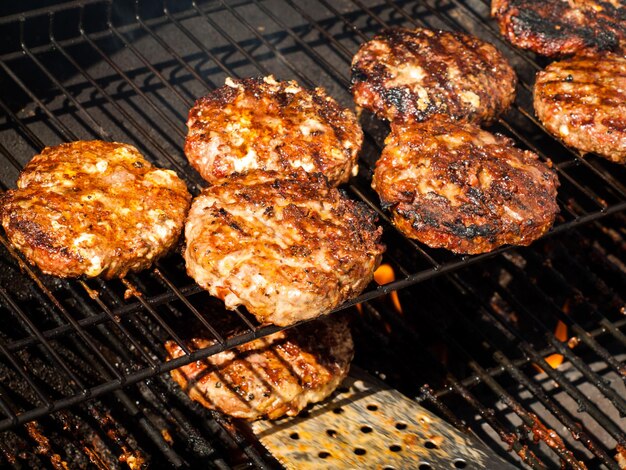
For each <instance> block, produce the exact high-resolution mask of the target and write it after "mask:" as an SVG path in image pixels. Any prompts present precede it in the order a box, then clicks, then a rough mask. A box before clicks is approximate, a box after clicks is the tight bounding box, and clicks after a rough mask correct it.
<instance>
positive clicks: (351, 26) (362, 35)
mask: <svg viewBox="0 0 626 470" xmlns="http://www.w3.org/2000/svg"><path fill="white" fill-rule="evenodd" d="M319 2H320V3H321V4H322V5H324V7H325V8H326V9H327V10H328V11H330V12H331V13H332V14H333V15H335V17H336V18H341V21H343V23H344V24H345V25H346V26H347V27H348V28H349V29H350V31H351V32H353V33H355V34H357V35H358V36H359V37H360V38H361V39H362V40H363V41H367V40H368V39H369V38H368V37H367V35H366V34H365V33H364V32H363V31H361V28H359V27H358V26H356V25H355V24H354V23H352V22H351V21H350V20H348V19H347V18H346V17H345V15H344V14H343V13H341V12H340V11H339V10H337V9H336V8H335V7H334V6H332V5H330V4H329V3H328V2H327V1H326V0H319ZM354 42H355V44H358V42H357V41H356V39H354Z"/></svg>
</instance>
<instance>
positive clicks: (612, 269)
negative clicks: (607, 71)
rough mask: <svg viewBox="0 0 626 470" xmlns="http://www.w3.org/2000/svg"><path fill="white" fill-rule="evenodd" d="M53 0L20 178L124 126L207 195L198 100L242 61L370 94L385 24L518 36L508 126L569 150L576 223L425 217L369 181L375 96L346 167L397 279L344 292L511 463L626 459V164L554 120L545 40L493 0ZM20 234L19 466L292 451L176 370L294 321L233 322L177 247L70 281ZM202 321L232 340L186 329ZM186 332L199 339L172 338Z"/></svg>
mask: <svg viewBox="0 0 626 470" xmlns="http://www.w3.org/2000/svg"><path fill="white" fill-rule="evenodd" d="M36 3H37V4H36V5H33V7H32V8H31V9H29V10H28V11H17V10H15V11H12V10H11V9H12V8H15V9H18V8H21V9H23V8H24V5H23V4H20V5H17V2H16V5H3V6H2V9H3V10H4V11H3V17H2V18H0V37H1V38H2V41H0V83H1V87H0V108H1V109H2V115H1V117H0V153H1V156H0V186H1V189H2V190H6V189H7V188H10V187H13V186H14V184H15V180H16V178H17V176H18V174H19V171H20V169H21V168H22V167H23V166H24V165H25V164H26V163H27V162H28V160H29V159H30V158H31V157H32V155H34V154H35V153H38V152H39V151H40V150H42V149H43V147H45V146H47V145H55V144H58V143H60V142H63V141H71V140H76V139H105V140H117V141H122V142H128V143H131V144H133V145H135V146H136V147H137V148H139V149H140V151H141V152H142V153H143V154H144V155H146V156H147V158H149V159H150V160H151V161H153V162H154V163H155V164H157V165H159V166H163V167H167V168H171V169H173V170H175V171H177V172H178V174H179V175H181V176H182V177H184V178H185V179H186V181H187V183H188V185H189V188H190V190H191V191H192V193H194V194H197V193H198V192H199V190H200V188H201V186H202V182H201V180H200V179H199V177H198V175H197V174H196V173H195V172H194V171H192V170H191V168H190V167H189V165H188V164H187V162H186V159H185V157H184V155H183V153H182V144H183V142H184V137H185V134H186V129H185V120H186V115H187V111H188V109H189V107H190V106H191V105H192V104H193V102H194V100H195V99H196V98H197V97H199V96H202V95H204V94H206V93H207V92H208V91H209V90H211V89H213V88H215V87H218V86H221V85H222V84H223V82H224V79H225V78H226V77H228V76H233V77H246V76H252V75H254V76H256V75H267V74H270V73H273V74H274V75H275V76H276V77H277V78H280V79H296V80H298V81H299V82H300V83H301V84H303V85H305V86H307V87H314V86H323V87H325V88H326V89H327V90H328V92H329V94H331V95H332V96H334V97H335V98H337V99H338V101H340V102H341V103H342V104H344V105H346V106H351V97H350V95H349V92H348V81H349V64H350V61H351V58H352V56H353V54H354V53H355V52H356V50H357V48H358V47H359V45H360V44H361V43H362V42H363V41H365V40H367V39H368V38H370V37H371V36H372V35H373V34H374V33H376V32H377V31H379V30H380V29H381V28H383V27H386V26H405V27H415V26H426V27H430V28H442V29H453V30H462V31H468V32H471V33H472V34H475V35H477V36H479V37H481V38H483V39H485V40H487V41H489V42H491V43H493V44H495V45H496V46H497V47H498V48H499V49H500V50H502V51H503V52H504V53H505V54H506V55H507V56H508V57H509V59H510V60H511V62H512V63H513V64H514V66H515V68H516V70H517V73H518V75H519V78H520V85H519V87H518V97H517V101H516V103H515V105H514V107H513V109H512V110H511V111H510V112H509V113H508V114H507V115H506V116H505V118H504V119H502V120H500V121H499V122H498V123H497V124H496V125H495V126H493V130H495V131H498V132H501V133H503V134H506V135H508V136H511V137H512V138H513V139H515V140H516V142H517V143H518V145H520V146H521V147H524V148H528V149H531V150H533V151H535V152H537V153H538V154H539V155H540V156H541V157H542V158H548V157H549V158H550V159H552V161H553V162H554V164H555V167H556V169H557V171H558V174H559V179H560V182H561V187H560V189H559V205H560V209H561V212H560V215H559V217H558V219H557V222H556V224H555V227H554V229H553V230H552V232H551V234H550V235H549V236H548V237H545V238H544V239H543V240H540V241H538V242H536V243H535V244H534V245H533V246H532V247H530V248H523V249H511V248H506V249H501V250H498V251H497V252H495V253H492V254H487V255H480V256H472V257H461V256H455V255H452V254H450V253H448V252H444V251H441V250H433V249H429V248H426V247H424V246H422V245H420V244H417V243H415V242H413V241H411V240H408V239H406V238H404V237H403V236H401V235H400V234H399V233H398V232H397V231H395V230H394V228H393V227H392V226H391V224H390V222H389V220H388V218H387V217H386V215H385V213H384V212H382V211H381V209H380V206H379V204H378V198H377V196H376V194H375V193H374V192H373V191H372V189H371V188H370V181H371V174H372V168H373V164H374V162H375V161H376V158H377V157H378V155H379V154H380V150H381V148H382V142H383V140H384V137H385V136H386V132H387V128H386V127H385V125H384V124H382V123H380V122H379V121H377V120H375V119H373V118H372V117H371V116H369V115H367V114H364V115H363V116H362V119H361V121H362V124H363V126H364V130H365V132H366V141H365V145H364V149H363V152H362V154H361V161H360V172H359V175H358V176H357V177H355V178H353V179H352V180H351V182H350V184H348V185H346V187H345V189H346V191H347V192H348V194H349V195H350V196H351V197H352V198H355V199H360V200H362V201H364V202H365V203H367V204H368V205H369V206H370V207H372V208H373V209H375V210H376V211H377V212H378V214H379V216H380V220H381V223H382V225H383V227H384V229H385V234H384V242H385V243H386V245H387V247H388V249H387V252H386V254H385V259H384V263H386V264H388V265H389V266H391V268H392V270H393V272H394V273H395V280H391V279H390V280H389V282H388V283H386V284H384V285H382V286H379V287H376V286H375V285H374V284H373V285H372V286H370V288H369V289H368V290H366V292H365V293H364V294H363V295H361V296H360V297H359V298H358V299H355V300H354V301H353V302H350V303H349V304H348V305H346V306H344V309H345V310H348V311H349V312H348V313H349V315H351V316H352V318H353V332H354V336H355V341H356V345H357V355H356V358H355V363H356V364H357V365H359V366H360V367H361V368H362V369H365V370H366V371H368V372H369V373H370V374H372V375H376V376H378V377H379V378H381V379H383V380H384V381H385V382H386V384H387V385H389V386H391V387H393V388H395V389H397V390H398V391H400V392H402V393H403V394H405V395H407V396H408V397H411V398H413V399H415V400H416V401H417V402H419V403H421V404H422V405H424V406H425V407H426V408H428V409H429V410H431V411H433V412H434V413H436V414H437V415H439V416H440V417H442V418H444V419H446V420H447V421H448V422H449V423H451V424H453V425H455V426H456V427H457V428H458V429H459V430H461V431H463V432H473V433H474V434H476V435H478V436H479V437H480V438H481V439H482V440H483V441H484V442H485V443H486V444H487V445H488V446H489V447H490V448H491V449H492V450H494V451H495V452H498V453H499V454H500V455H501V457H502V458H503V459H505V460H507V461H509V462H511V463H514V464H518V465H520V464H521V462H523V463H524V464H525V465H528V466H530V467H532V468H553V467H555V466H556V465H557V464H561V465H563V466H565V467H566V468H576V469H582V468H585V467H586V468H610V469H618V468H620V465H621V466H622V468H623V467H624V466H626V419H625V418H624V416H625V414H626V387H625V382H626V333H625V332H626V315H625V314H626V303H625V301H624V293H625V292H626V229H625V227H626V212H624V210H625V209H626V169H625V168H624V167H622V166H618V165H615V164H611V163H609V162H606V161H605V160H603V159H600V158H598V157H595V156H593V155H591V156H588V157H585V158H584V159H583V158H581V157H580V155H578V154H577V153H575V152H572V151H571V150H568V149H566V148H565V147H563V146H562V145H560V144H559V143H558V142H556V141H555V140H554V139H552V138H551V137H549V136H548V135H547V134H546V133H545V132H544V130H543V128H542V127H541V125H540V124H539V123H538V121H537V120H536V118H535V117H534V114H533V110H532V105H531V91H532V81H533V77H534V74H535V72H536V71H537V70H539V69H540V68H542V67H543V66H544V65H545V63H543V62H541V60H537V59H536V58H535V57H534V56H532V55H531V54H528V53H522V52H519V51H517V50H515V49H513V48H512V47H510V46H509V45H508V44H507V43H506V42H504V40H503V39H502V38H501V37H500V36H499V34H498V32H497V29H496V27H495V25H494V23H493V22H492V21H490V20H489V19H488V9H489V5H488V2H487V1H486V0H442V1H408V0H407V1H402V0H401V1H393V0H333V1H327V0H319V2H305V1H300V0H280V1H279V0H258V1H248V0H240V1H223V2H218V1H197V2H189V1H186V0H183V1H176V2H174V1H165V2H163V3H160V2H152V1H147V0H146V1H136V2H133V1H108V0H85V1H80V2H65V3H57V4H55V5H53V6H49V5H48V3H50V2H43V1H42V2H36ZM0 242H1V245H0V251H1V254H0V315H1V318H2V321H1V322H0V377H1V380H0V430H2V434H1V437H0V461H1V462H2V464H3V465H7V466H13V467H15V468H20V467H21V468H24V467H26V468H31V467H58V468H62V466H63V463H64V462H65V463H67V464H68V465H69V466H70V467H72V468H79V467H85V468H87V467H96V468H118V467H124V466H130V467H131V468H140V467H142V466H143V465H150V466H152V467H192V466H198V465H203V466H205V467H206V466H208V467H215V468H247V467H255V468H280V464H279V463H278V462H277V461H276V460H275V459H274V458H273V457H272V456H271V455H270V454H269V453H268V452H267V451H266V450H265V449H264V448H263V447H262V446H261V445H260V444H259V442H258V441H257V440H256V438H255V437H254V436H253V435H252V434H251V432H250V430H249V429H248V428H247V427H246V426H245V425H243V424H242V423H237V422H234V423H233V422H231V421H229V420H227V419H225V418H224V417H223V416H221V415H219V414H217V413H212V412H209V411H207V410H205V409H203V408H202V407H200V406H199V405H197V404H194V403H192V402H191V401H190V400H189V398H188V397H187V396H186V395H185V393H184V392H183V391H181V390H180V389H179V388H178V387H177V386H176V385H174V384H173V382H172V381H171V380H170V379H169V376H168V375H167V374H163V373H164V372H166V371H169V370H171V369H173V368H175V367H178V366H181V365H183V364H186V363H189V362H192V361H194V360H198V359H200V358H203V357H206V356H208V355H210V354H213V353H215V352H218V351H222V350H225V349H228V348H230V347H233V346H235V345H237V344H241V343H243V342H246V341H249V340H251V339H253V338H257V337H260V336H264V335H267V334H270V333H272V332H274V331H276V330H277V329H278V328H277V327H259V326H258V325H257V324H256V323H255V322H254V321H253V320H251V317H250V316H249V315H248V314H247V313H246V312H245V311H237V312H235V313H230V312H229V313H227V315H230V316H235V317H236V318H237V321H239V322H240V324H241V326H242V328H243V331H244V332H243V333H241V334H239V335H238V336H235V337H228V338H226V335H225V332H224V331H221V330H220V328H219V327H218V326H216V325H217V322H216V321H215V320H216V319H217V318H219V317H220V316H222V315H224V314H225V313H224V309H223V305H222V304H221V303H220V302H219V301H217V300H216V299H213V298H211V297H210V296H208V294H206V293H205V292H203V291H202V290H201V289H200V288H199V287H198V286H196V285H195V284H194V283H193V281H192V280H191V279H190V278H189V277H187V275H186V273H185V268H184V264H183V261H182V258H181V257H180V255H179V254H176V253H174V254H171V255H169V256H168V257H166V258H164V259H162V260H160V261H159V262H158V263H157V264H156V265H155V267H153V268H152V269H149V270H147V271H144V272H141V273H138V274H133V275H129V276H128V277H127V278H126V279H125V280H123V281H120V280H112V281H103V280H101V279H90V280H62V279H57V278H52V277H49V276H45V275H42V274H41V273H40V272H39V271H37V270H36V269H35V268H33V267H31V266H29V265H28V264H26V263H25V262H24V261H23V260H22V258H21V257H20V255H19V254H17V253H16V252H15V251H14V250H13V249H12V248H11V247H10V246H9V244H8V242H7V240H6V237H5V236H4V234H2V235H1V236H0ZM390 293H392V294H393V295H395V297H394V296H392V295H390ZM357 304H358V305H357ZM192 322H193V327H194V328H195V329H196V332H197V331H198V329H199V328H201V329H202V330H203V332H204V333H205V334H206V335H207V336H209V337H214V338H215V339H217V341H218V343H217V344H216V345H215V346H214V347H212V348H209V349H205V350H201V351H196V352H193V353H191V352H189V351H187V350H186V349H185V347H184V345H183V343H182V338H184V337H185V334H186V333H187V332H188V330H189V328H190V323H192ZM167 340H174V341H176V342H177V343H179V344H180V345H181V347H182V348H183V350H185V351H186V352H187V354H186V355H185V356H183V357H181V358H178V359H175V360H170V361H167V360H166V354H165V350H164V348H163V343H164V342H165V341H167ZM34 419H36V421H33V420H34ZM328 464H329V462H325V463H324V462H320V466H322V465H328ZM428 465H429V464H428V462H423V463H422V466H423V468H424V469H427V468H431V467H430V466H428ZM455 465H456V467H457V468H466V467H467V468H472V462H466V461H457V462H456V463H455ZM420 468H422V467H420Z"/></svg>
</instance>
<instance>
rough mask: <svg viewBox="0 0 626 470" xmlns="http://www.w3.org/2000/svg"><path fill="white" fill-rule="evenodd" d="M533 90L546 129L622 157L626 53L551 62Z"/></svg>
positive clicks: (625, 154)
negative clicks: (623, 54)
mask: <svg viewBox="0 0 626 470" xmlns="http://www.w3.org/2000/svg"><path fill="white" fill-rule="evenodd" d="M533 94H534V99H533V104H534V107H535V112H536V114H537V117H538V118H539V120H540V121H541V122H542V123H543V125H544V126H545V127H546V129H547V130H548V132H550V133H551V134H553V135H555V136H556V137H558V138H560V139H561V140H562V141H563V142H564V143H565V144H566V145H568V146H570V147H574V148H576V149H578V150H580V151H582V152H585V153H586V152H594V153H597V154H599V155H601V156H604V157H605V158H607V159H609V160H611V161H614V162H618V163H624V162H626V130H625V129H624V125H623V116H624V115H626V58H624V57H621V56H619V55H618V54H612V53H602V54H598V55H596V56H594V57H583V56H581V57H575V58H572V59H567V60H563V61H560V62H553V63H552V64H550V65H549V66H548V67H546V69H545V70H544V71H541V72H539V73H538V74H537V79H536V81H535V87H534V93H533Z"/></svg>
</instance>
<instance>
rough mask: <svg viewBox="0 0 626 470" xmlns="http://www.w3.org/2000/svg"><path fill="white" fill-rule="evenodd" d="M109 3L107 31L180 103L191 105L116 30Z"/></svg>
mask: <svg viewBox="0 0 626 470" xmlns="http://www.w3.org/2000/svg"><path fill="white" fill-rule="evenodd" d="M111 5H112V4H109V8H108V18H107V26H108V27H109V31H111V32H112V33H113V34H114V35H115V37H117V38H118V39H119V40H120V41H121V42H122V43H123V44H124V47H125V48H127V49H128V50H130V51H131V52H132V53H133V54H134V55H135V57H137V58H138V59H139V60H140V61H141V62H142V63H143V64H144V65H145V66H146V68H147V69H148V70H150V72H152V74H153V75H154V76H155V77H157V78H158V79H159V80H160V82H161V83H162V84H163V85H164V86H165V87H166V88H167V89H168V90H169V91H171V92H172V93H173V94H174V95H175V96H176V98H178V99H179V100H180V102H181V103H182V104H184V105H185V106H186V107H187V108H189V107H191V104H192V103H191V101H190V100H189V99H187V98H185V97H184V96H183V95H182V94H181V93H180V92H179V91H178V90H177V89H176V88H174V86H173V85H172V84H171V83H170V82H169V81H168V80H167V79H166V78H165V77H164V76H163V74H162V73H161V72H159V71H158V70H157V69H156V68H155V67H154V66H153V65H152V64H151V63H150V61H149V60H148V59H146V56H144V55H143V54H142V53H141V52H139V51H138V50H137V48H136V47H135V46H133V45H132V43H130V42H128V40H127V39H126V38H125V37H124V36H123V35H122V34H121V33H120V32H119V31H118V29H117V28H116V27H115V25H114V24H113V21H112V20H111Z"/></svg>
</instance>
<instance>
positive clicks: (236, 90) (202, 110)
mask: <svg viewBox="0 0 626 470" xmlns="http://www.w3.org/2000/svg"><path fill="white" fill-rule="evenodd" d="M187 126H188V127H189V133H188V135H187V140H186V142H185V154H186V155H187V158H188V159H189V162H190V163H191V164H192V165H193V167H194V168H195V169H196V170H197V171H198V172H199V173H200V175H202V177H203V178H204V179H205V180H207V181H209V182H210V183H213V182H215V181H218V180H220V179H222V178H226V177H228V176H230V175H237V174H244V173H247V172H249V171H254V170H263V171H278V172H281V173H284V174H288V173H290V172H291V171H292V170H293V169H294V168H302V169H304V170H305V171H307V172H311V173H316V172H321V173H323V174H324V175H325V176H326V177H327V178H328V180H329V181H330V183H331V184H332V185H333V186H336V185H338V184H341V183H344V182H346V181H348V179H349V178H350V176H351V175H353V174H356V171H357V166H356V161H357V157H358V153H359V151H360V149H361V144H362V143H363V131H362V130H361V127H360V126H359V123H358V121H357V119H356V116H355V115H354V113H353V112H352V111H350V110H349V109H347V108H342V107H341V106H340V105H339V104H338V103H337V102H336V101H335V100H334V99H333V98H332V97H330V96H328V95H327V94H326V92H325V91H324V89H322V88H315V89H314V90H307V89H304V88H302V87H301V86H300V85H298V83H296V82H295V81H283V82H280V81H277V80H275V79H274V77H273V76H268V77H264V78H246V79H243V80H234V79H230V78H228V79H226V84H225V85H224V86H223V87H221V88H218V89H216V90H214V91H212V92H211V93H209V94H208V95H207V96H205V97H203V98H201V99H199V100H198V101H197V102H196V104H195V105H194V106H193V108H191V110H190V111H189V119H188V121H187Z"/></svg>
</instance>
